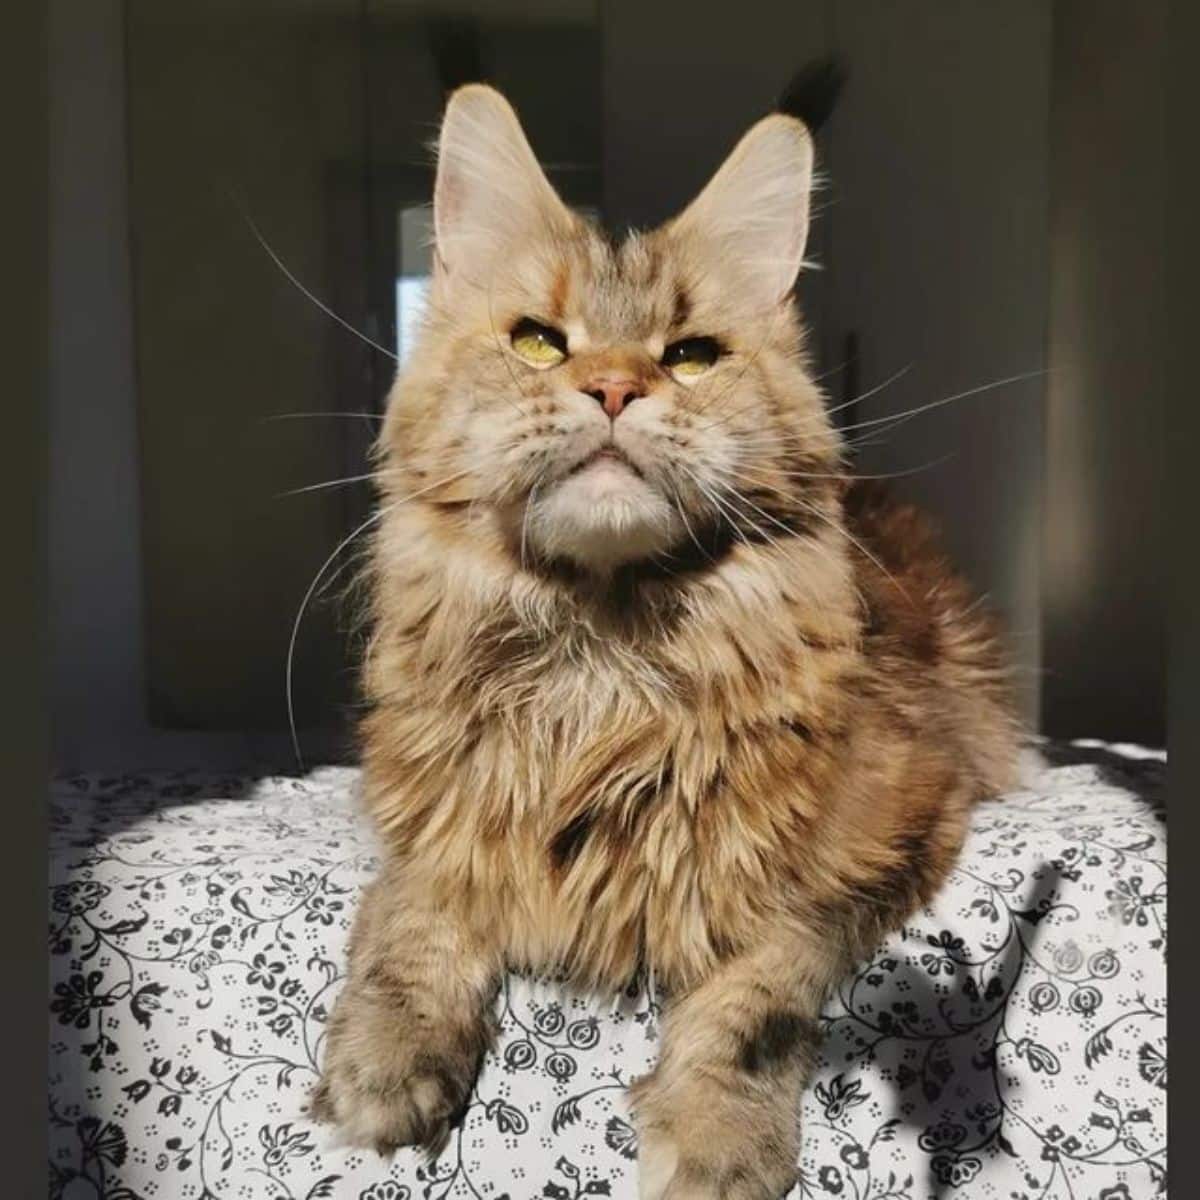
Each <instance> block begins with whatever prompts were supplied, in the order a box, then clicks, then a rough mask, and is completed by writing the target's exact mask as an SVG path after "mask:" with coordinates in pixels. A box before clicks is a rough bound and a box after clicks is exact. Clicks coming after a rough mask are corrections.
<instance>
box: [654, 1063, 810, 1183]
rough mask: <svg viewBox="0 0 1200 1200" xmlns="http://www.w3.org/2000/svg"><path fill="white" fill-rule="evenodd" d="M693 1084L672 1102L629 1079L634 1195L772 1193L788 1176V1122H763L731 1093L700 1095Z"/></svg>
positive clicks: (791, 1163) (792, 1160)
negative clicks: (634, 1133)
mask: <svg viewBox="0 0 1200 1200" xmlns="http://www.w3.org/2000/svg"><path fill="white" fill-rule="evenodd" d="M643 1082H645V1081H643ZM695 1089H696V1091H697V1094H696V1095H693V1096H691V1097H690V1098H689V1100H687V1101H684V1102H683V1103H682V1104H681V1103H679V1097H674V1098H673V1099H674V1100H675V1103H674V1104H672V1103H670V1102H664V1101H663V1099H662V1098H661V1097H658V1096H656V1095H655V1092H654V1089H653V1087H645V1086H643V1087H642V1088H641V1089H640V1091H639V1089H638V1088H636V1087H635V1091H634V1097H633V1098H634V1103H635V1108H636V1111H637V1113H638V1127H639V1131H638V1200H780V1198H781V1197H782V1196H784V1195H785V1194H786V1193H787V1191H788V1190H789V1189H790V1188H791V1187H792V1186H793V1184H794V1183H795V1181H796V1159H797V1152H798V1145H797V1138H796V1137H795V1135H794V1133H793V1132H792V1131H790V1130H789V1129H788V1125H789V1124H790V1122H780V1123H779V1124H778V1125H776V1122H774V1121H770V1122H767V1123H765V1125H764V1122H763V1121H762V1120H761V1116H762V1114H761V1112H760V1111H755V1110H753V1109H750V1108H748V1107H747V1106H746V1105H745V1104H744V1103H739V1098H738V1097H737V1096H736V1095H734V1094H728V1093H722V1094H720V1095H719V1096H711V1095H710V1096H709V1097H707V1099H706V1098H705V1097H703V1096H701V1095H700V1094H698V1093H700V1092H704V1091H708V1090H709V1089H708V1087H706V1086H705V1085H704V1084H703V1083H699V1082H698V1083H697V1084H696V1085H695ZM692 1102H695V1103H696V1107H695V1108H694V1109H692ZM689 1109H692V1111H691V1112H689V1111H688V1110H689ZM774 1115H775V1114H772V1116H774ZM772 1125H775V1126H776V1127H775V1128H770V1127H769V1126H772ZM780 1126H781V1127H780Z"/></svg>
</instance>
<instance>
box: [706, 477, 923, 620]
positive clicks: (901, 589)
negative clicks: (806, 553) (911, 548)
mask: <svg viewBox="0 0 1200 1200" xmlns="http://www.w3.org/2000/svg"><path fill="white" fill-rule="evenodd" d="M761 486H764V487H767V485H765V484H763V485H761ZM726 489H727V490H728V491H730V492H732V493H735V494H737V495H738V497H739V498H740V499H741V501H742V503H744V504H748V505H749V506H750V507H751V508H753V509H754V510H755V512H758V513H761V514H762V515H763V516H764V517H765V518H766V519H767V520H768V521H771V522H773V523H774V524H776V525H778V526H779V528H780V529H782V530H784V531H785V532H786V533H788V534H794V532H795V531H794V530H792V529H789V528H788V526H786V525H785V524H784V523H783V522H782V521H780V520H779V519H778V518H777V517H775V516H773V515H772V514H771V513H769V512H766V511H765V510H764V509H761V508H759V507H758V505H757V504H755V503H754V501H753V500H751V499H749V498H748V497H747V496H744V495H742V494H741V493H740V492H738V491H737V489H736V488H733V487H730V486H729V485H728V484H726ZM767 490H768V491H773V492H776V493H777V494H778V495H780V496H783V497H784V498H785V499H786V500H789V501H791V502H792V503H794V504H799V505H800V506H801V507H802V508H804V509H805V510H806V511H808V512H810V513H812V514H813V516H815V517H820V519H821V520H822V521H824V522H825V523H826V524H827V525H828V526H829V527H830V528H831V529H833V530H835V531H836V532H838V533H840V534H841V535H842V536H843V537H844V538H846V540H847V541H849V542H850V544H851V545H852V546H854V547H855V548H856V549H858V550H859V552H860V553H862V554H863V555H865V556H866V557H867V558H868V559H870V560H871V562H873V563H874V564H875V566H876V567H878V568H879V570H880V571H882V572H883V574H884V575H886V576H887V578H888V579H889V580H890V581H891V582H892V584H893V586H894V587H895V588H896V590H897V591H898V592H899V593H900V594H901V595H902V596H903V597H904V598H905V599H906V600H907V601H908V602H909V604H912V603H913V599H912V597H911V596H910V595H909V594H908V592H907V591H906V590H905V589H904V587H903V586H902V585H901V583H900V581H899V580H898V579H897V578H896V577H895V576H894V575H893V574H892V573H891V571H889V570H888V569H887V567H885V566H884V565H883V563H881V562H880V561H879V559H877V558H876V557H875V555H873V554H872V553H871V552H870V550H868V549H867V548H866V546H864V545H863V544H862V543H861V542H860V541H859V540H858V539H857V538H856V537H855V536H854V535H853V534H852V533H851V532H850V531H849V530H848V529H846V528H845V527H844V526H843V525H840V524H838V522H836V521H834V520H832V519H831V518H829V517H828V516H826V515H825V513H823V512H822V511H821V510H820V509H819V508H818V507H817V506H816V505H815V504H811V503H809V502H808V501H807V500H805V499H803V498H802V497H800V496H791V495H789V494H788V493H787V492H784V491H781V490H780V489H779V488H772V487H767Z"/></svg>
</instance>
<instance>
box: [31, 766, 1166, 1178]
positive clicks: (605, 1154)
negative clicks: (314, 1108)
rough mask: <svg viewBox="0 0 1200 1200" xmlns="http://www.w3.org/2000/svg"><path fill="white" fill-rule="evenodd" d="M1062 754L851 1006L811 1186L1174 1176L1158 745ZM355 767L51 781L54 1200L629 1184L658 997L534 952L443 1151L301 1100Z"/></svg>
mask: <svg viewBox="0 0 1200 1200" xmlns="http://www.w3.org/2000/svg"><path fill="white" fill-rule="evenodd" d="M1045 750H1046V752H1047V754H1048V755H1049V756H1050V758H1051V759H1052V760H1053V761H1057V762H1058V763H1059V764H1066V765H1058V766H1055V767H1050V768H1048V769H1046V770H1044V771H1042V772H1041V773H1040V775H1039V776H1038V777H1037V778H1036V779H1035V780H1033V781H1032V783H1031V785H1030V787H1029V788H1028V789H1027V790H1023V791H1021V792H1018V793H1015V794H1013V795H1011V796H1009V797H1007V798H1005V799H1003V800H1000V801H995V802H992V803H988V804H986V805H983V806H981V807H980V808H979V809H978V810H977V814H976V817H975V821H974V829H973V832H972V834H971V836H970V839H969V841H968V844H967V848H966V852H965V854H964V856H963V859H962V862H961V864H960V865H959V867H958V868H957V870H956V871H955V873H954V877H953V880H952V882H951V883H950V885H949V886H948V887H947V888H946V889H945V890H944V892H943V893H942V895H940V896H939V897H938V899H937V901H936V902H935V903H934V904H933V906H932V907H931V908H929V909H928V910H926V911H924V912H922V913H920V914H919V915H918V916H917V917H916V918H915V919H914V921H913V922H912V924H911V926H910V927H909V928H908V929H906V930H905V931H904V933H903V935H902V936H898V937H896V938H894V939H893V940H892V941H891V942H889V944H888V945H887V946H885V947H883V948H882V949H881V950H880V951H879V953H878V954H877V955H876V956H875V957H874V958H872V960H871V961H870V962H864V963H863V964H861V966H860V967H859V968H858V970H856V971H855V973H854V974H853V975H852V976H851V977H849V978H847V979H846V980H844V981H843V983H842V986H841V988H840V990H839V994H838V995H837V996H836V997H835V998H833V999H832V1000H831V1001H830V1004H829V1006H828V1009H827V1012H826V1014H825V1018H824V1025H825V1033H826V1040H825V1046H824V1052H823V1061H822V1066H821V1069H820V1071H819V1073H818V1075H817V1077H816V1078H815V1079H814V1081H813V1083H812V1084H811V1085H810V1087H809V1088H808V1090H807V1091H806V1093H805V1096H804V1100H803V1105H802V1113H801V1120H802V1130H803V1153H802V1159H801V1163H800V1168H801V1176H800V1182H799V1184H798V1185H797V1188H796V1189H795V1191H793V1193H792V1197H793V1200H796V1198H798V1197H804V1198H806V1200H807V1198H813V1200H827V1198H830V1197H845V1198H846V1200H927V1198H932V1197H943V1198H944V1197H962V1198H963V1200H977V1198H978V1200H988V1198H991V1197H996V1198H997V1200H1012V1198H1013V1197H1016V1198H1018V1200H1051V1198H1062V1200H1149V1198H1150V1197H1153V1196H1154V1195H1156V1194H1158V1193H1160V1192H1164V1191H1165V1188H1166V1182H1165V1178H1166V1177H1165V1154H1166V1119H1165V1098H1166V1091H1165V1088H1166V1073H1167V1072H1166V1059H1165V1054H1166V1038H1165V1034H1166V1021H1165V1016H1166V1008H1165V997H1166V969H1165V937H1166V932H1165V931H1166V845H1165V826H1164V817H1165V812H1164V809H1163V804H1162V785H1163V778H1164V774H1165V760H1164V757H1163V756H1162V755H1161V754H1157V753H1154V752H1145V751H1138V750H1136V749H1135V748H1132V747H1104V746H1100V745H1098V744H1094V743H1093V744H1078V743H1077V744H1076V745H1075V746H1072V747H1046V748H1045ZM356 781H357V773H356V772H355V771H353V770H350V769H345V768H327V769H324V770H319V771H315V772H312V773H311V774H309V775H307V776H306V777H304V778H289V777H286V776H281V775H274V776H269V777H261V778H254V777H236V778H234V777H215V776H212V775H207V774H195V773H193V774H170V775H161V774H160V775H154V776H126V777H122V778H111V779H100V778H95V777H86V778H78V777H77V778H67V779H61V780H59V781H58V782H57V783H56V785H55V789H54V797H53V808H52V813H53V817H52V822H53V831H54V838H53V859H52V868H51V869H52V890H51V895H50V910H51V911H50V949H51V975H52V978H51V997H50V1009H51V1017H50V1022H51V1024H50V1030H51V1032H50V1043H51V1044H50V1123H51V1130H50V1155H51V1161H50V1172H51V1185H50V1194H51V1196H52V1197H59V1196H61V1197H64V1198H67V1200H84V1198H85V1197H87V1198H90V1197H96V1196H100V1197H104V1198H105V1200H133V1198H135V1197H138V1198H143V1200H152V1198H161V1200H175V1198H179V1200H188V1198H193V1200H256V1198H259V1197H261V1198H262V1200H315V1198H317V1197H335V1198H338V1200H340V1198H343V1197H344V1198H346V1200H458V1198H461V1197H471V1198H473V1200H504V1198H505V1197H507V1198H509V1200H534V1198H535V1197H544V1198H546V1200H580V1198H581V1197H584V1196H611V1197H615V1198H622V1200H625V1198H628V1200H633V1197H635V1196H636V1194H637V1161H636V1160H637V1139H636V1136H635V1133H634V1130H633V1128H632V1126H631V1124H630V1121H629V1114H628V1111H627V1109H626V1107H625V1101H624V1091H625V1088H626V1086H627V1085H628V1084H629V1082H630V1081H631V1080H633V1079H634V1078H636V1077H637V1076H638V1075H641V1074H643V1073H644V1072H645V1071H647V1070H648V1069H649V1068H650V1067H651V1066H652V1065H653V1063H654V1059H655V1053H656V1049H657V1046H656V1037H657V1029H658V1010H657V1007H656V1005H655V1004H654V1002H653V999H652V998H651V997H648V996H647V995H646V994H645V993H639V994H637V995H624V996H619V997H613V996H584V995H578V994H574V993H571V992H569V991H567V990H565V989H564V988H562V987H560V986H558V985H556V984H554V983H553V982H549V981H537V980H532V979H527V978H519V977H513V978H511V979H509V980H508V981H507V983H506V985H505V987H504V990H503V993H502V995H501V997H500V1001H499V1007H500V1015H501V1018H502V1024H503V1036H502V1038H501V1040H500V1043H499V1045H498V1047H497V1048H496V1051H495V1053H494V1054H492V1055H490V1056H489V1057H488V1058H487V1060H486V1063H485V1065H484V1069H483V1072H482V1074H481V1076H480V1078H479V1081H478V1083H477V1085H476V1088H475V1092H474V1094H473V1096H472V1101H471V1105H470V1108H469V1109H468V1111H467V1114H466V1117H465V1119H464V1122H463V1124H462V1126H461V1128H460V1129H458V1130H457V1131H456V1132H455V1134H454V1136H453V1137H452V1139H451V1141H450V1144H449V1146H448V1148H447V1149H446V1151H445V1152H444V1153H443V1154H442V1156H441V1157H440V1158H439V1159H438V1161H437V1162H436V1163H435V1164H428V1163H424V1162H423V1161H422V1160H421V1158H420V1157H418V1156H417V1155H416V1154H415V1153H413V1152H412V1151H408V1150H404V1151H401V1152H400V1153H399V1154H397V1155H396V1156H395V1158H394V1159H393V1160H391V1161H388V1160H384V1159H381V1158H379V1157H378V1156H377V1155H376V1154H374V1153H373V1152H368V1151H358V1150H348V1149H345V1148H340V1147H337V1146H336V1145H334V1144H333V1139H332V1137H331V1135H330V1134H329V1132H328V1131H327V1130H326V1129H324V1128H323V1127H319V1126H315V1125H313V1124H311V1123H310V1122H308V1121H307V1120H306V1119H305V1117H304V1115H303V1113H302V1105H303V1103H304V1101H305V1099H306V1097H307V1093H308V1091H309V1089H310V1088H311V1086H312V1084H313V1082H314V1081H315V1079H316V1077H317V1069H318V1064H319V1063H320V1061H321V1054H322V1041H323V1038H324V1035H325V1028H326V1022H327V1020H328V1015H329V1012H330V1009H331V1008H332V1005H333V1001H334V999H335V997H336V995H337V991H338V988H339V987H340V986H341V982H342V978H343V972H344V969H345V964H344V952H345V942H346V935H347V930H348V927H349V925H350V920H351V916H352V914H353V910H354V907H355V904H356V902H357V898H358V896H359V892H360V889H361V887H362V885H363V884H364V883H365V882H366V881H367V880H368V879H369V878H370V876H371V874H372V871H373V868H374V865H375V847H374V844H373V842H372V837H371V834H370V831H369V827H368V825H367V823H366V821H365V820H364V819H363V817H362V816H361V814H360V813H359V811H358V808H357V803H356V797H355V787H356Z"/></svg>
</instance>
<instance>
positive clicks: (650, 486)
mask: <svg viewBox="0 0 1200 1200" xmlns="http://www.w3.org/2000/svg"><path fill="white" fill-rule="evenodd" d="M811 158H812V155H811V146H810V141H809V138H808V134H807V132H806V131H805V130H804V127H803V126H802V125H800V124H799V122H796V121H794V120H791V119H790V118H786V117H771V118H768V119H767V120H766V121H764V122H760V124H759V125H758V126H756V127H755V128H754V129H753V130H752V131H751V133H750V134H748V135H747V137H746V138H745V139H743V141H742V143H741V144H740V145H739V147H738V148H737V149H736V150H735V151H734V153H733V155H732V156H731V157H730V159H729V160H728V161H727V163H726V164H725V166H724V167H723V168H722V170H721V171H720V172H719V173H718V175H717V176H716V177H715V178H714V180H713V181H712V182H711V183H710V184H709V186H708V187H707V188H706V189H705V191H704V192H703V193H702V194H701V196H700V197H699V198H698V199H697V200H696V201H695V202H694V203H693V205H692V206H691V207H690V208H689V209H688V210H687V211H686V212H685V213H683V214H682V215H681V216H680V217H678V218H676V219H675V220H674V221H672V222H670V223H669V224H667V225H665V226H663V227H662V228H661V229H658V230H656V231H654V232H652V233H650V234H644V235H640V234H635V235H631V236H630V237H629V238H627V239H626V240H625V241H623V242H622V243H620V244H615V243H614V242H612V241H611V240H610V239H608V238H607V237H606V236H605V235H604V234H603V233H602V232H601V231H599V230H598V229H596V228H595V227H594V226H593V225H591V224H590V223H589V222H587V221H585V220H584V219H583V218H581V217H579V216H577V215H575V214H573V213H571V212H569V211H568V210H567V209H566V208H565V207H564V206H563V205H562V203H561V202H560V201H559V199H558V197H557V196H556V195H555V194H554V192H553V191H552V189H551V188H550V186H549V184H548V183H547V181H546V179H545V177H544V176H543V174H542V172H541V170H540V169H539V168H538V166H537V164H536V161H535V160H534V158H533V155H532V152H531V151H530V150H529V148H528V145H527V143H526V142H525V139H524V137H523V135H522V133H521V130H520V127H519V125H518V124H517V122H516V118H515V116H514V114H513V113H512V110H511V109H510V108H509V107H508V105H507V104H506V102H505V101H504V100H503V99H502V98H501V97H500V96H499V95H498V94H497V93H495V92H493V91H491V90H490V89H486V88H482V87H477V86H476V87H470V88H466V89H463V90H462V91H460V92H459V93H457V94H456V95H455V97H454V98H453V99H452V100H451V103H450V106H449V108H448V111H447V116H446V121H445V125H444V126H443V132H442V139H441V145H440V158H439V175H438V186H437V194H436V201H435V227H436V233H437V268H436V273H435V279H434V287H433V292H432V304H431V313H430V316H429V319H428V322H427V325H426V328H425V330H424V332H423V335H422V337H421V339H420V341H419V343H418V346H417V348H416V351H415V355H414V358H415V361H414V363H413V366H412V368H411V369H410V370H409V371H408V372H406V374H405V376H404V377H403V378H402V379H401V380H400V381H399V383H398V386H397V393H396V396H395V397H394V400H393V419H394V428H395V429H396V434H395V439H394V445H395V447H396V453H398V454H400V455H402V456H403V455H407V456H408V457H410V458H412V459H413V460H414V461H415V462H417V463H418V464H419V467H420V472H421V473H420V475H419V478H420V479H421V480H422V481H423V480H428V482H429V483H430V484H433V483H435V482H436V481H437V479H438V478H439V477H446V478H448V479H449V478H450V477H451V476H454V477H455V478H454V479H453V480H452V481H451V482H449V483H447V484H446V485H445V487H446V488H448V489H450V490H449V491H448V492H446V493H445V494H446V495H449V496H453V497H455V498H459V499H470V500H471V501H474V502H475V504H476V506H477V507H478V506H479V505H484V506H486V507H487V508H488V509H489V510H490V511H491V512H492V513H493V514H494V515H495V519H496V520H497V521H499V522H500V524H501V525H502V527H503V528H504V530H505V531H506V534H507V539H508V543H509V544H510V545H511V547H512V548H513V551H514V553H516V554H519V555H521V556H523V557H524V558H526V560H528V558H529V556H537V557H539V558H542V559H566V560H569V561H571V562H573V563H574V564H576V565H577V566H579V567H582V568H584V569H586V570H593V571H597V572H601V573H603V572H606V571H609V570H611V569H613V568H614V567H616V566H619V565H621V564H624V563H628V562H631V561H636V560H643V559H648V558H653V557H655V556H661V555H665V554H668V553H670V552H671V551H672V550H674V549H677V548H678V547H680V546H681V544H683V543H685V542H696V543H697V544H699V543H700V542H701V539H702V537H703V536H704V535H705V534H707V533H708V532H709V531H711V530H712V529H713V528H714V527H716V526H720V525H722V524H724V525H727V526H728V527H729V528H730V529H731V530H740V531H741V532H743V533H744V532H746V531H748V530H756V531H757V533H758V534H759V535H760V536H763V537H767V538H769V537H770V536H771V535H772V533H773V532H776V529H775V528H774V526H777V525H779V524H780V523H781V522H780V514H781V513H782V514H784V515H785V517H786V516H787V514H789V513H794V511H802V510H803V505H804V501H803V499H802V497H803V483H802V481H801V480H799V479H797V478H796V477H795V475H794V473H793V472H789V470H788V466H789V464H790V465H792V466H794V465H795V464H796V463H797V462H808V463H819V464H826V469H828V465H827V464H829V463H831V462H832V461H833V456H834V452H835V449H836V448H835V445H834V441H833V438H832V435H831V434H830V431H829V428H828V424H827V422H826V421H825V418H824V413H823V409H822V407H821V403H820V399H819V397H818V396H817V394H816V392H815V389H814V388H813V387H812V385H811V384H810V383H809V382H808V381H807V379H806V377H805V376H804V374H803V370H802V367H801V363H800V358H799V352H800V332H799V328H798V325H797V322H796V319H795V315H794V311H793V306H792V301H791V285H792V283H793V281H794V278H795V275H796V273H797V271H798V270H799V267H800V260H801V256H802V254H803V250H804V240H805V234H806V230H807V209H808V191H809V184H810V176H811Z"/></svg>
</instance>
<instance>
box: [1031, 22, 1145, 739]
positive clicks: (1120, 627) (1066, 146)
mask: <svg viewBox="0 0 1200 1200" xmlns="http://www.w3.org/2000/svg"><path fill="white" fill-rule="evenodd" d="M1165 32H1166V5H1165V4H1161V3H1148V4H1137V5H1130V4H1121V3H1117V2H1115V0H1064V2H1062V3H1060V4H1058V6H1057V7H1056V10H1055V39H1054V63H1055V90H1054V110H1053V131H1054V157H1053V185H1054V207H1053V210H1052V216H1051V239H1052V240H1051V249H1052V280H1053V282H1052V288H1051V298H1052V300H1051V317H1050V355H1051V363H1052V366H1053V368H1054V370H1053V373H1052V375H1051V377H1050V382H1049V408H1048V415H1047V430H1046V460H1047V464H1048V471H1047V476H1046V506H1045V559H1044V567H1043V570H1044V574H1045V580H1046V583H1045V590H1044V597H1045V610H1044V629H1045V635H1044V636H1045V653H1046V663H1047V671H1046V676H1045V682H1044V689H1045V726H1046V729H1047V731H1048V732H1050V733H1053V734H1057V735H1060V736H1084V735H1086V736H1090V737H1108V738H1128V739H1139V740H1142V741H1146V742H1150V743H1152V744H1158V745H1161V744H1163V741H1164V737H1165V712H1164V690H1165V687H1166V590H1165V589H1166V566H1165V557H1166V554H1167V550H1168V548H1167V545H1166V541H1165V537H1164V529H1165V512H1166V508H1165V505H1166V500H1165V484H1164V473H1165V453H1166V376H1165V371H1166V351H1167V344H1166V319H1167V312H1166V279H1165V270H1166V229H1165V224H1166V195H1167V182H1166V174H1167V172H1166V111H1167V110H1166V95H1165V88H1166V82H1165V81H1166V66H1167V64H1166V38H1165Z"/></svg>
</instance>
